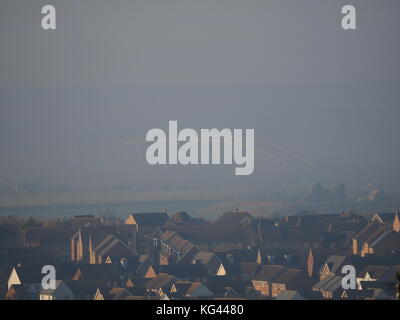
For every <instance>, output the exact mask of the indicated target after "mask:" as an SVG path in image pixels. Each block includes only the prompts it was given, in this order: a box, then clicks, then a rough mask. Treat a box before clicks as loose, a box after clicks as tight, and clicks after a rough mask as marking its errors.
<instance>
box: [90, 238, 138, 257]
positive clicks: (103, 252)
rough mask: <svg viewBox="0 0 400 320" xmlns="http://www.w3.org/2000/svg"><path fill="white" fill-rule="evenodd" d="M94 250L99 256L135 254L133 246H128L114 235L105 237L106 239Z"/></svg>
mask: <svg viewBox="0 0 400 320" xmlns="http://www.w3.org/2000/svg"><path fill="white" fill-rule="evenodd" d="M94 251H95V254H96V255H97V256H102V257H107V256H109V257H125V256H131V255H133V254H134V251H133V249H132V248H130V247H128V245H127V244H125V243H124V242H122V241H121V240H119V239H118V238H116V237H114V236H113V235H108V236H107V237H105V238H104V240H103V241H101V242H100V243H99V244H98V245H97V247H96V248H95V249H94Z"/></svg>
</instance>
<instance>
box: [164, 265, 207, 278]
mask: <svg viewBox="0 0 400 320" xmlns="http://www.w3.org/2000/svg"><path fill="white" fill-rule="evenodd" d="M159 271H160V272H161V273H168V274H171V275H173V276H175V277H177V278H193V277H195V278H198V277H207V276H209V273H208V271H207V269H206V267H205V266H204V265H203V264H201V263H197V264H191V263H189V264H169V265H162V266H160V267H159Z"/></svg>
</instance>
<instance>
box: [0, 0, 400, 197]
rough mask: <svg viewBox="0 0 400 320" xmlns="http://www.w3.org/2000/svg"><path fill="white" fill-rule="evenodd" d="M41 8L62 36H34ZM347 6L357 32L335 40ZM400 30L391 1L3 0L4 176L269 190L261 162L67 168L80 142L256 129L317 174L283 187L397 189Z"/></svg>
mask: <svg viewBox="0 0 400 320" xmlns="http://www.w3.org/2000/svg"><path fill="white" fill-rule="evenodd" d="M45 4H53V5H54V6H55V7H56V10H57V30H55V31H43V30H42V29H41V18H42V15H41V7H42V6H43V5H45ZM345 4H352V5H354V6H355V7H356V9H357V27H358V30H356V31H344V30H342V29H341V26H340V19H341V14H340V10H341V7H342V6H343V5H345ZM399 31H400V2H399V1H398V0H384V1H376V0H363V1H356V0H350V1H320V0H307V1H306V0H301V1H300V0H292V1H288V0H246V1H244V0H137V1H131V0H129V1H128V0H126V1H121V0H118V1H100V0H93V1H88V0H84V1H82V0H79V1H78V0H70V1H56V0H51V1H26V0H25V1H22V0H2V1H1V2H0V46H1V47H0V58H1V59H0V154H1V162H0V164H1V165H0V179H2V180H7V181H8V180H10V181H29V180H33V181H36V180H38V181H39V180H40V181H42V180H44V181H45V180H46V179H50V180H52V181H56V182H57V183H60V184H63V183H65V182H70V183H72V182H71V181H73V178H74V177H75V178H76V179H78V178H81V179H87V181H89V180H90V181H91V182H92V183H93V184H94V185H96V186H100V187H101V186H102V185H107V184H109V183H110V181H111V180H112V181H113V183H114V184H115V185H118V184H119V182H121V184H124V185H126V184H129V183H131V184H134V185H142V186H143V187H146V188H150V189H151V188H154V189H158V188H159V187H160V186H168V185H175V186H176V185H179V184H183V185H184V186H185V187H187V188H189V187H195V186H196V184H197V183H198V182H199V181H201V182H202V186H203V187H204V186H206V187H207V186H210V185H211V184H213V183H217V182H218V183H219V185H220V186H221V187H225V186H226V187H229V186H231V183H232V182H233V183H234V182H235V181H244V182H245V183H247V184H249V185H250V186H252V187H260V186H261V187H262V186H263V185H264V184H266V183H268V179H269V177H270V176H275V178H276V172H275V175H274V169H265V168H263V167H261V166H259V165H257V163H256V168H255V171H254V174H253V176H252V177H248V178H238V177H234V174H233V167H230V168H226V167H218V168H207V167H202V168H181V167H174V168H172V167H164V168H149V167H148V166H146V165H143V164H142V165H138V164H137V163H136V164H135V162H134V161H132V165H131V166H129V165H128V164H124V165H121V166H120V167H119V168H117V169H111V168H108V167H107V166H100V167H98V168H97V171H96V170H94V171H90V168H89V169H88V171H87V176H86V175H85V172H83V173H82V172H81V171H79V172H77V168H76V167H74V165H73V164H71V152H72V151H71V140H72V137H73V136H74V135H95V137H96V144H98V145H105V144H111V143H115V142H117V141H120V140H126V139H137V140H144V137H145V135H146V132H147V131H148V130H149V129H151V128H157V127H161V128H164V129H166V128H167V125H168V121H169V120H178V125H179V126H180V128H186V127H189V128H194V129H200V128H213V127H216V128H220V129H222V128H225V127H227V128H243V129H246V128H254V129H255V134H256V139H259V140H263V141H266V142H268V143H271V144H273V145H275V146H279V147H280V148H283V149H284V150H286V151H287V152H289V153H291V154H293V155H296V156H298V157H301V158H304V159H307V160H308V161H310V162H311V163H312V166H313V167H312V168H309V169H307V170H308V171H304V172H302V171H301V170H302V169H299V168H295V169H293V170H289V169H288V170H287V171H279V175H282V179H285V181H289V182H290V181H291V182H293V181H292V180H294V179H295V177H296V179H297V178H298V177H302V178H305V179H306V178H307V176H308V177H309V179H308V181H312V180H316V179H324V182H326V183H331V182H335V183H336V182H339V181H342V182H344V183H346V181H343V180H346V179H349V180H351V181H360V182H367V181H384V180H385V179H397V178H399V174H398V172H399V170H398V158H399V155H400V152H399V150H400V149H399V139H398V137H399V133H398V132H399V126H398V119H399V116H400V106H399V101H400V93H399V88H400V80H399V75H400V64H399V57H400V45H399ZM142 156H143V157H144V153H142ZM128 159H129V158H128ZM81 169H82V168H80V170H81ZM111 177H112V179H111ZM292 178H293V179H292ZM110 179H111V180H110ZM224 179H227V180H226V181H229V185H228V182H226V185H225V184H224ZM79 181H80V180H79Z"/></svg>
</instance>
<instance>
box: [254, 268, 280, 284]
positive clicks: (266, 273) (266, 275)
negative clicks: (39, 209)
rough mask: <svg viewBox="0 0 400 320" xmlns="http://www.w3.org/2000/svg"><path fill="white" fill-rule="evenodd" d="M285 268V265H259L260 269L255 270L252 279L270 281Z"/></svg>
mask: <svg viewBox="0 0 400 320" xmlns="http://www.w3.org/2000/svg"><path fill="white" fill-rule="evenodd" d="M285 270H286V267H285V266H279V265H267V266H265V265H264V266H261V268H260V270H259V271H258V272H257V274H256V275H255V277H254V278H253V280H256V281H272V280H273V279H275V278H276V277H277V276H278V275H279V274H281V273H282V272H283V271H285Z"/></svg>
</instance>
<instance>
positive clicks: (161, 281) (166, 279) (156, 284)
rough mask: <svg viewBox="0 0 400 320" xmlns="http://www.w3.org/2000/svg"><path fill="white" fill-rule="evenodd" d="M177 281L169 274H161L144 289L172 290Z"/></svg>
mask: <svg viewBox="0 0 400 320" xmlns="http://www.w3.org/2000/svg"><path fill="white" fill-rule="evenodd" d="M176 281H177V279H176V278H175V277H174V276H173V275H170V274H167V273H159V274H158V275H157V276H156V277H155V278H153V279H151V280H149V281H148V282H146V284H145V285H144V287H145V288H146V289H147V290H158V289H160V288H167V289H170V288H171V286H172V285H173V284H174V283H175V282H176Z"/></svg>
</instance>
